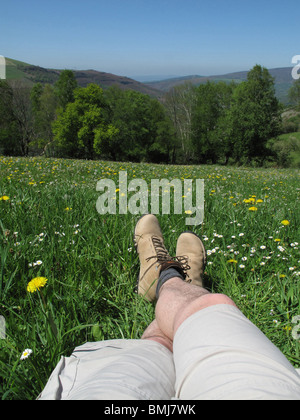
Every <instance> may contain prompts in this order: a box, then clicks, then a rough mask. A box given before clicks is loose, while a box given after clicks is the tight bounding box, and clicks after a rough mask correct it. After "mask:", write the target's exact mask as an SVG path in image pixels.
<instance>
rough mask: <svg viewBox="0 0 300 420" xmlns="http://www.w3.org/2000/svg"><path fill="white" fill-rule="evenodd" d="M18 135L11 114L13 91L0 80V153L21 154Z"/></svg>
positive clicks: (15, 123)
mask: <svg viewBox="0 0 300 420" xmlns="http://www.w3.org/2000/svg"><path fill="white" fill-rule="evenodd" d="M20 142H21V138H20V133H19V131H18V125H17V121H16V119H15V116H14V113H13V89H12V87H11V86H10V85H9V84H8V83H7V82H6V81H2V80H0V153H1V154H4V155H18V154H21V147H20Z"/></svg>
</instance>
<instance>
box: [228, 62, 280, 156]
mask: <svg viewBox="0 0 300 420" xmlns="http://www.w3.org/2000/svg"><path fill="white" fill-rule="evenodd" d="M227 123H228V127H229V129H228V139H229V140H228V141H229V144H230V150H231V151H232V153H231V156H232V157H233V158H234V160H235V161H239V162H242V163H249V162H250V161H251V160H252V159H256V160H258V161H259V163H262V161H263V160H264V159H265V158H266V156H267V155H268V153H269V150H268V149H267V147H266V145H267V141H268V140H269V139H270V138H273V137H276V136H278V134H279V133H280V128H281V106H280V104H279V102H278V100H277V98H276V96H275V87H274V79H273V78H272V76H271V75H270V73H269V71H268V70H267V69H266V68H263V67H261V66H259V65H256V66H254V68H253V69H252V70H251V71H250V72H249V73H248V77H247V81H245V82H242V83H241V84H240V85H238V87H237V88H236V89H235V91H234V93H233V98H232V104H231V109H230V112H229V113H228V115H227Z"/></svg>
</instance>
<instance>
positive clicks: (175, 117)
mask: <svg viewBox="0 0 300 420" xmlns="http://www.w3.org/2000/svg"><path fill="white" fill-rule="evenodd" d="M195 100H196V89H195V87H194V86H193V85H192V84H191V83H185V84H183V85H180V86H175V87H174V88H172V89H170V91H169V92H168V93H166V95H165V97H164V105H165V107H166V110H167V114H168V116H169V118H170V119H171V121H172V123H173V127H174V131H175V133H174V134H175V139H176V142H175V141H174V142H173V145H174V148H175V147H179V149H180V152H181V155H182V160H183V162H184V163H189V162H190V160H191V159H192V156H193V155H194V147H193V144H192V115H193V108H194V104H195ZM174 152H175V150H174Z"/></svg>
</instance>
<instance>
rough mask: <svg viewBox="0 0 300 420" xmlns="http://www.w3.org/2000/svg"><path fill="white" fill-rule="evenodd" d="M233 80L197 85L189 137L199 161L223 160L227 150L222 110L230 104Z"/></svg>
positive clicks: (224, 113)
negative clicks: (230, 81)
mask: <svg viewBox="0 0 300 420" xmlns="http://www.w3.org/2000/svg"><path fill="white" fill-rule="evenodd" d="M234 88H235V85H234V84H226V83H225V82H218V83H211V82H207V83H206V84H202V85H200V86H199V87H198V88H197V90H196V100H195V106H194V109H193V117H192V130H193V134H192V140H193V145H194V148H195V154H196V158H197V160H198V161H199V162H200V163H217V161H219V160H223V161H224V160H225V155H226V152H227V128H226V122H225V121H226V119H225V117H226V113H227V112H228V109H229V108H230V101H231V97H232V92H233V90H234Z"/></svg>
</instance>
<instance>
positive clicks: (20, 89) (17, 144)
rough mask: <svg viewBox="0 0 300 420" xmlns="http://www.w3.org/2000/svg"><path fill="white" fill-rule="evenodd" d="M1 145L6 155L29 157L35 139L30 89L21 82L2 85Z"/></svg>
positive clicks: (0, 107)
mask: <svg viewBox="0 0 300 420" xmlns="http://www.w3.org/2000/svg"><path fill="white" fill-rule="evenodd" d="M0 118H1V120H2V121H1V123H0V125H1V144H2V148H3V149H4V150H6V152H5V153H10V154H17V155H22V156H28V153H29V146H30V143H31V141H32V139H33V118H32V109H31V102H30V89H29V88H28V86H26V85H24V84H22V83H21V82H19V81H12V82H10V83H8V82H5V81H4V82H1V83H0Z"/></svg>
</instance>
